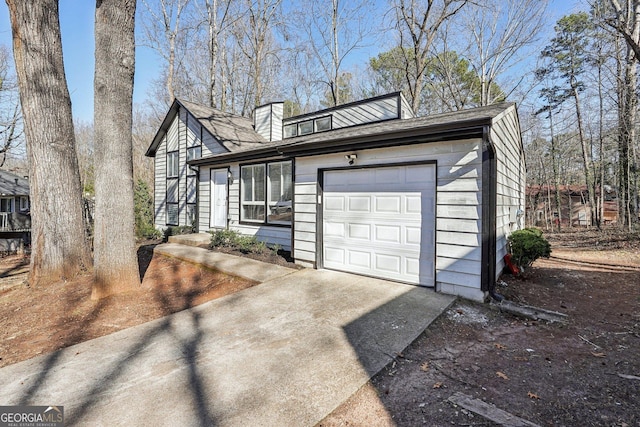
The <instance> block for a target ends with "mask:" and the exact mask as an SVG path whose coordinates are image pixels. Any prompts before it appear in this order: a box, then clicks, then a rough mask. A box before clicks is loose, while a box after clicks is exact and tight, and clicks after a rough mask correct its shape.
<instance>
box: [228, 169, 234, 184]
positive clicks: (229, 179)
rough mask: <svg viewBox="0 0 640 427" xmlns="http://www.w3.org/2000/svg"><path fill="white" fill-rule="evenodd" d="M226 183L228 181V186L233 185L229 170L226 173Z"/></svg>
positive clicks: (231, 174)
mask: <svg viewBox="0 0 640 427" xmlns="http://www.w3.org/2000/svg"><path fill="white" fill-rule="evenodd" d="M227 181H229V184H233V173H232V172H231V170H228V171H227Z"/></svg>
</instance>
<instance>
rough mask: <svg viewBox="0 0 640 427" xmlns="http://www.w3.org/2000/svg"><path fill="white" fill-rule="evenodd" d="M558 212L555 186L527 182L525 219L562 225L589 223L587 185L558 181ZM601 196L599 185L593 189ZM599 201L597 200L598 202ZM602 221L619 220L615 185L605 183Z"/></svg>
mask: <svg viewBox="0 0 640 427" xmlns="http://www.w3.org/2000/svg"><path fill="white" fill-rule="evenodd" d="M558 190H559V193H560V213H558V209H557V207H556V199H555V192H556V190H555V186H552V185H549V186H547V185H530V186H527V189H526V194H527V210H528V218H527V222H528V223H529V224H531V225H535V226H539V227H543V226H546V225H548V224H549V225H550V224H551V223H553V224H558V223H560V225H561V226H562V227H588V226H591V225H592V224H591V205H590V204H589V192H588V190H587V186H586V185H559V186H558ZM599 199H600V188H599V187H598V189H597V190H596V200H599ZM598 205H599V203H598ZM602 218H603V223H604V224H605V225H607V224H616V223H617V222H618V202H617V195H616V191H615V189H613V188H611V187H610V186H607V185H605V186H604V203H603V217H602Z"/></svg>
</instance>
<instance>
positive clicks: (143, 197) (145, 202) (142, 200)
mask: <svg viewBox="0 0 640 427" xmlns="http://www.w3.org/2000/svg"><path fill="white" fill-rule="evenodd" d="M133 203H134V214H135V225H136V237H137V238H139V239H159V238H160V237H161V236H162V233H161V232H160V230H158V229H156V228H155V227H154V225H153V197H152V195H151V190H150V189H149V186H148V185H147V183H146V182H144V181H143V180H141V179H139V180H138V182H136V186H135V189H134V192H133Z"/></svg>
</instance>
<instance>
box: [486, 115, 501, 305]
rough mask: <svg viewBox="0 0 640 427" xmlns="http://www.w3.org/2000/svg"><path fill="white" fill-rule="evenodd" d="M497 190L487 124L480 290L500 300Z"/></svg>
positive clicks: (496, 177) (492, 152) (493, 158)
mask: <svg viewBox="0 0 640 427" xmlns="http://www.w3.org/2000/svg"><path fill="white" fill-rule="evenodd" d="M497 190H498V176H497V161H496V150H495V147H494V146H493V143H492V142H491V138H490V136H489V126H484V129H483V132H482V261H481V265H482V272H481V282H482V285H481V290H482V291H485V292H488V293H489V296H491V298H493V299H494V300H496V301H498V302H500V301H502V300H503V299H504V296H502V295H500V294H498V293H496V290H495V289H496V193H497Z"/></svg>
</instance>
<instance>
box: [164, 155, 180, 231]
mask: <svg viewBox="0 0 640 427" xmlns="http://www.w3.org/2000/svg"><path fill="white" fill-rule="evenodd" d="M179 159H180V152H179V151H171V152H168V153H167V225H178V221H179V214H180V208H179V204H178V202H179V200H180V199H179V197H180V194H179V186H178V183H179V179H178V176H179V174H180V165H179V161H180V160H179Z"/></svg>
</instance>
